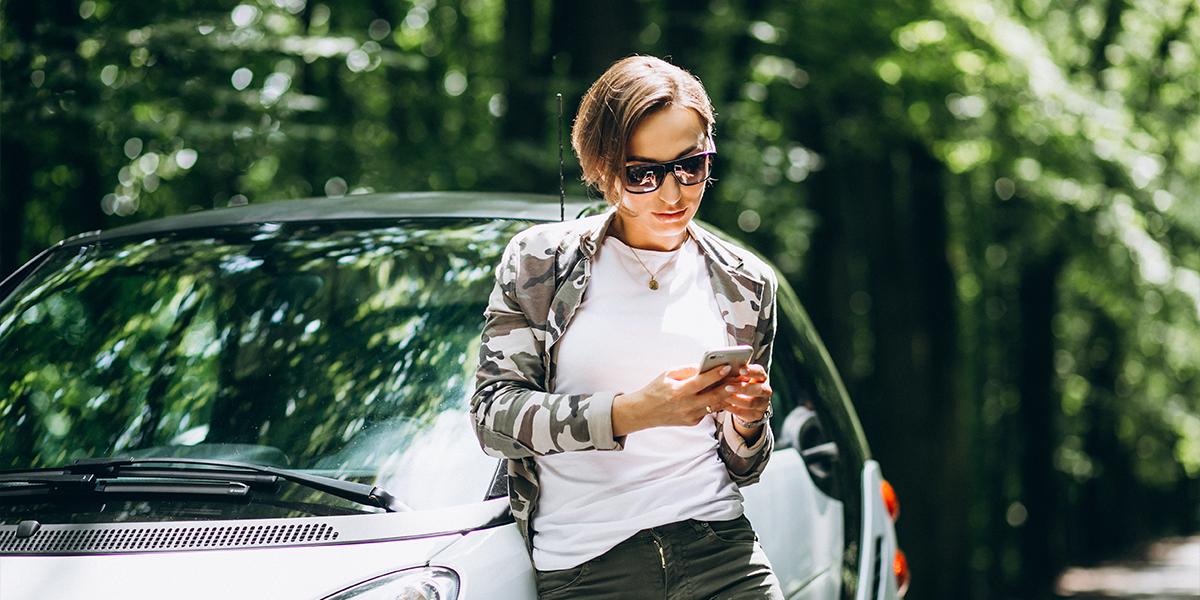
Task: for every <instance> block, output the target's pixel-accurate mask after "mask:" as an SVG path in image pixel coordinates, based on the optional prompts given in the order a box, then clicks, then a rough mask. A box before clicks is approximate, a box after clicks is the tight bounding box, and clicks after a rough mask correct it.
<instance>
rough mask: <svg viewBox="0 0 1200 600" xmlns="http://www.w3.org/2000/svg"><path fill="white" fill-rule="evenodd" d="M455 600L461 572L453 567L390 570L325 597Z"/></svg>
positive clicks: (334, 599)
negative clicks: (452, 569)
mask: <svg viewBox="0 0 1200 600" xmlns="http://www.w3.org/2000/svg"><path fill="white" fill-rule="evenodd" d="M350 598H355V599H356V600H455V599H456V598H458V574H457V573H455V572H454V571H451V570H450V569H442V568H439V567H424V568H421V569H408V570H405V571H397V572H395V573H388V574H387V575H383V576H380V577H376V578H375V579H369V580H367V581H364V582H362V583H360V584H358V585H356V586H354V587H351V588H348V589H345V590H342V591H340V592H338V593H336V594H334V595H332V596H326V597H325V598H324V600H349V599H350Z"/></svg>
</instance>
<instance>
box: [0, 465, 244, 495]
mask: <svg viewBox="0 0 1200 600" xmlns="http://www.w3.org/2000/svg"><path fill="white" fill-rule="evenodd" d="M179 477H180V476H178V475H176V479H178V478H179ZM260 477H263V476H261V475H260ZM160 479H161V478H160ZM188 479H192V478H191V477H188ZM215 479H220V481H178V480H176V481H161V480H156V481H116V480H114V479H113V478H111V477H109V478H104V477H97V476H96V475H94V474H91V473H79V474H76V473H67V472H66V471H60V470H58V469H54V470H53V471H7V472H3V473H0V484H9V485H0V498H4V499H11V498H17V499H21V500H25V501H37V500H38V499H40V498H43V497H48V496H53V497H63V496H68V497H69V496H86V495H90V494H168V495H186V496H204V497H209V496H221V497H226V498H243V497H245V496H246V494H247V492H249V491H250V485H248V484H246V483H243V482H239V481H229V479H233V478H230V477H224V478H215ZM19 483H24V484H28V485H11V484H19Z"/></svg>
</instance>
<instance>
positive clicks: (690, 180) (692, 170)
mask: <svg viewBox="0 0 1200 600" xmlns="http://www.w3.org/2000/svg"><path fill="white" fill-rule="evenodd" d="M708 156H709V155H707V154H698V155H696V156H689V157H687V158H683V159H680V160H679V162H677V163H675V174H676V175H677V176H678V177H679V182H680V183H682V184H684V185H695V184H697V183H700V182H701V181H704V180H705V179H708Z"/></svg>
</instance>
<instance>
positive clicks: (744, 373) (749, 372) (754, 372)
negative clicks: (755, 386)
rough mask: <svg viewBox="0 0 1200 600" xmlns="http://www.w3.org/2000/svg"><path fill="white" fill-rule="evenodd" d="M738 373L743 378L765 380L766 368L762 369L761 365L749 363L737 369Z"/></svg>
mask: <svg viewBox="0 0 1200 600" xmlns="http://www.w3.org/2000/svg"><path fill="white" fill-rule="evenodd" d="M738 375H739V376H740V377H742V378H744V379H750V380H753V381H766V379H767V370H766V369H764V368H763V366H762V365H756V364H753V363H751V364H748V365H746V366H744V367H742V368H741V370H740V371H738Z"/></svg>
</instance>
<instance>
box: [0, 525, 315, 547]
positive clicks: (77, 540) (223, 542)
mask: <svg viewBox="0 0 1200 600" xmlns="http://www.w3.org/2000/svg"><path fill="white" fill-rule="evenodd" d="M337 538H338V532H337V530H335V529H334V528H333V527H331V526H330V525H328V524H325V523H302V524H300V523H290V524H279V525H232V526H225V527H213V526H203V525H196V526H170V527H162V526H155V525H131V524H122V525H46V526H43V527H42V528H41V529H40V530H39V531H38V532H37V533H35V534H34V535H33V536H32V537H29V538H25V539H18V538H17V534H16V531H15V529H8V530H5V531H0V554H84V553H86V554H119V553H126V552H177V551H180V550H211V549H217V548H262V547H272V546H292V545H304V544H313V543H321V542H331V541H335V540H337Z"/></svg>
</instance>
